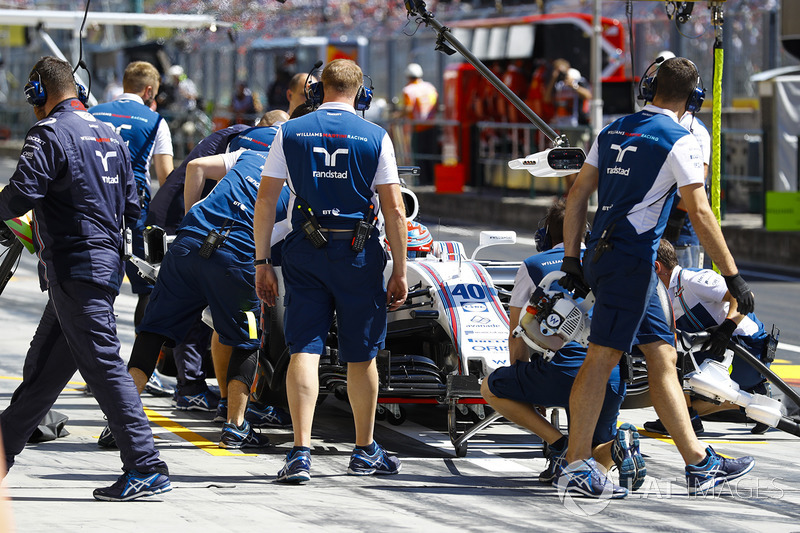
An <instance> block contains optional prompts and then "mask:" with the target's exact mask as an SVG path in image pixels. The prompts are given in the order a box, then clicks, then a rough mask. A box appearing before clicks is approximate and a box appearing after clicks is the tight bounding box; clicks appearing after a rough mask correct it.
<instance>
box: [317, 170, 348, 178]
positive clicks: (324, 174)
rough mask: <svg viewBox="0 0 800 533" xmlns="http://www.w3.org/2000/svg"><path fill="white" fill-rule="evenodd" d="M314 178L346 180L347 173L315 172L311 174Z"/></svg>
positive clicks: (333, 171) (332, 171)
mask: <svg viewBox="0 0 800 533" xmlns="http://www.w3.org/2000/svg"><path fill="white" fill-rule="evenodd" d="M311 174H312V175H313V176H314V177H315V178H328V179H334V180H346V179H347V171H346V170H345V171H344V172H337V171H335V170H315V171H313V172H312V173H311Z"/></svg>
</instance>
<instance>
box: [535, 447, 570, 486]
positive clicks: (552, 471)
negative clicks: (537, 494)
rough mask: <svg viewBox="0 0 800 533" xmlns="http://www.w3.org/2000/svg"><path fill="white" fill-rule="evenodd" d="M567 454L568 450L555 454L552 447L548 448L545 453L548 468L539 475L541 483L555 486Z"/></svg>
mask: <svg viewBox="0 0 800 533" xmlns="http://www.w3.org/2000/svg"><path fill="white" fill-rule="evenodd" d="M566 454H567V449H566V448H564V450H563V451H562V452H560V453H556V452H554V451H553V449H552V448H550V447H548V448H547V452H546V453H545V458H546V459H547V468H545V469H544V470H543V471H542V472H541V473H540V474H539V483H544V484H545V485H552V484H553V482H554V481H555V479H556V477H558V472H559V470H560V469H561V468H563V467H564V464H563V463H564V456H565V455H566Z"/></svg>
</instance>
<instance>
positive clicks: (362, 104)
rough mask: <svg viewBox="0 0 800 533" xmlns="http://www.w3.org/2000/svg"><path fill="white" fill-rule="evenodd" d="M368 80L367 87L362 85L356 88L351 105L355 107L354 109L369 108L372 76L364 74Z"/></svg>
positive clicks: (363, 109)
mask: <svg viewBox="0 0 800 533" xmlns="http://www.w3.org/2000/svg"><path fill="white" fill-rule="evenodd" d="M364 77H365V78H367V79H368V80H369V88H367V86H366V85H362V86H361V87H359V88H358V92H356V99H355V101H354V102H353V107H355V108H356V111H366V110H367V109H369V105H370V104H371V103H372V89H373V87H372V78H370V77H369V76H364Z"/></svg>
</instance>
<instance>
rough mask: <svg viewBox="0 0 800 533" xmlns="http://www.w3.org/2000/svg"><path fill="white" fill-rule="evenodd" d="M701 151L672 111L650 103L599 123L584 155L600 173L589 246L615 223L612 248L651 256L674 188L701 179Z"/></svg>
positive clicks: (659, 236) (662, 228)
mask: <svg viewBox="0 0 800 533" xmlns="http://www.w3.org/2000/svg"><path fill="white" fill-rule="evenodd" d="M702 157H703V156H702V152H701V150H700V145H699V144H698V143H697V140H696V139H695V138H694V136H692V134H691V133H689V131H688V130H687V129H686V128H684V127H683V126H681V125H680V124H678V122H677V118H676V117H675V115H674V114H672V113H671V112H669V111H666V110H662V109H660V108H658V107H655V106H652V105H648V106H646V107H645V108H644V109H643V110H642V111H640V112H638V113H634V114H632V115H628V116H626V117H623V118H620V119H618V120H615V121H614V122H612V123H611V124H610V125H608V126H607V127H606V128H604V129H603V131H602V132H601V133H600V135H599V136H598V138H597V139H596V141H595V144H594V145H593V147H592V150H591V152H590V154H589V156H588V157H587V161H586V162H587V164H590V165H592V166H595V167H596V168H597V169H598V173H599V176H598V189H597V194H598V208H597V213H596V215H595V218H594V223H593V227H592V233H591V237H590V240H589V244H588V247H589V248H593V247H594V246H596V244H597V241H598V239H599V238H600V236H601V235H602V234H603V232H604V230H605V229H607V228H610V227H611V226H614V230H613V234H612V236H611V242H612V244H613V245H614V249H615V250H617V251H620V252H623V253H626V254H629V255H632V256H635V257H639V258H642V259H646V260H653V259H654V258H655V254H656V250H657V249H658V242H659V239H660V238H661V235H662V234H663V233H664V228H665V227H666V223H667V218H668V216H669V212H670V210H671V209H672V206H673V203H674V199H675V192H676V190H677V188H678V187H682V186H684V185H689V184H692V183H703V159H702Z"/></svg>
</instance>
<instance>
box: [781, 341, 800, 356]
mask: <svg viewBox="0 0 800 533" xmlns="http://www.w3.org/2000/svg"><path fill="white" fill-rule="evenodd" d="M778 350H786V351H787V352H794V353H800V346H796V345H794V344H787V343H785V342H780V341H778Z"/></svg>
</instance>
